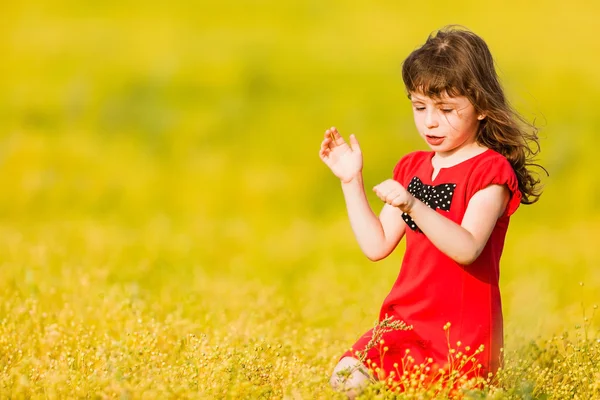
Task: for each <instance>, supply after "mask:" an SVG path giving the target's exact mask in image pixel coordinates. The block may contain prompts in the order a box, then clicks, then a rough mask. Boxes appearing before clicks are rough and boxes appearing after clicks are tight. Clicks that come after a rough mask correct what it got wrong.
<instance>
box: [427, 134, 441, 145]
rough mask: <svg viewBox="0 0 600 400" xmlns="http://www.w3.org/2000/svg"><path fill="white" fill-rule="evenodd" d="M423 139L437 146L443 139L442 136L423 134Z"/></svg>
mask: <svg viewBox="0 0 600 400" xmlns="http://www.w3.org/2000/svg"><path fill="white" fill-rule="evenodd" d="M425 140H427V143H429V144H430V145H432V146H438V145H440V144H442V142H443V141H444V137H443V136H432V135H425Z"/></svg>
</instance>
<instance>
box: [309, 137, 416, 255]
mask: <svg viewBox="0 0 600 400" xmlns="http://www.w3.org/2000/svg"><path fill="white" fill-rule="evenodd" d="M319 157H320V158H321V160H322V161H323V162H324V163H325V164H326V165H327V166H328V167H329V168H330V169H331V171H332V172H333V174H334V175H335V176H337V177H338V178H339V179H340V181H341V182H342V191H343V193H344V199H345V200H346V208H347V210H348V217H349V219H350V225H351V226H352V230H353V232H354V235H355V236H356V239H357V241H358V244H359V246H360V248H361V250H362V251H363V253H364V254H365V255H366V256H367V257H368V258H369V259H370V260H373V261H377V260H381V259H382V258H385V257H387V256H388V255H389V254H390V253H391V252H392V251H393V250H394V248H395V247H396V246H397V245H398V242H400V240H401V239H402V236H404V231H405V227H406V224H405V223H404V221H403V220H402V211H401V210H400V209H399V208H398V207H393V206H390V205H387V204H386V205H384V207H383V209H382V210H381V214H380V215H379V217H377V216H376V215H375V213H374V212H373V210H372V209H371V206H370V205H369V202H368V200H367V196H366V194H365V188H364V184H363V177H362V165H363V162H362V153H361V150H360V146H359V144H358V141H357V140H356V138H355V137H354V136H353V135H351V136H350V145H348V144H347V143H346V142H345V140H344V138H342V137H341V135H340V134H339V132H338V131H337V129H335V128H331V129H328V130H327V131H325V136H324V139H323V141H322V142H321V149H320V151H319Z"/></svg>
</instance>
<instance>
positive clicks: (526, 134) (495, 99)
mask: <svg viewBox="0 0 600 400" xmlns="http://www.w3.org/2000/svg"><path fill="white" fill-rule="evenodd" d="M402 79H403V80H404V85H405V86H406V90H407V91H408V93H409V96H410V93H413V92H418V93H421V94H423V95H425V96H428V97H431V98H439V97H441V96H442V95H443V94H444V93H446V94H447V95H449V96H465V97H467V98H468V99H469V101H470V102H471V104H473V106H474V107H475V111H476V112H477V113H478V114H483V115H485V118H484V119H483V120H481V121H480V126H479V130H478V132H477V137H476V138H477V142H478V143H479V144H481V145H483V146H485V147H488V148H491V149H492V150H495V151H497V152H498V153H500V154H502V155H503V156H504V157H506V159H507V160H508V161H509V162H510V164H511V165H512V167H513V169H514V171H515V173H516V175H517V179H518V181H519V190H520V191H521V193H522V195H523V197H522V199H521V203H523V204H532V203H535V202H536V201H537V200H538V199H539V197H540V195H541V191H542V190H541V189H542V188H541V185H540V179H539V178H538V177H536V175H534V174H533V173H532V171H531V170H530V168H528V167H539V168H541V169H542V170H544V172H546V173H547V171H546V170H545V169H544V168H543V167H542V166H541V165H539V164H537V163H535V162H534V157H535V156H536V155H537V154H538V153H539V151H540V145H539V141H538V136H537V131H538V129H537V128H536V127H535V125H534V124H533V123H529V122H528V121H527V120H526V119H525V118H523V117H522V116H521V115H520V114H519V113H518V112H516V111H515V110H514V109H513V108H512V107H511V106H510V104H509V103H508V101H507V100H506V98H505V95H504V91H503V89H502V86H501V85H500V81H499V79H498V75H497V74H496V69H495V68H494V60H493V58H492V54H491V53H490V50H489V48H488V46H487V45H486V43H485V42H484V41H483V39H482V38H480V37H479V36H477V35H476V34H474V33H473V32H470V31H468V30H466V29H464V28H462V27H458V26H454V25H451V26H447V27H444V28H442V29H440V30H439V31H437V32H436V33H432V34H431V35H430V36H429V37H428V38H427V41H426V42H425V44H424V45H423V46H421V47H420V48H418V49H416V50H415V51H413V52H412V53H411V54H410V55H409V56H408V57H407V58H406V60H404V63H403V64H402Z"/></svg>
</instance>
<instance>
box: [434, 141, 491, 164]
mask: <svg viewBox="0 0 600 400" xmlns="http://www.w3.org/2000/svg"><path fill="white" fill-rule="evenodd" d="M487 149H488V148H487V147H484V146H481V145H480V144H479V143H476V142H473V143H469V144H467V145H464V146H460V147H458V148H456V149H452V150H451V151H444V152H436V153H435V156H434V160H433V161H434V163H435V164H436V166H438V167H442V168H443V167H449V166H452V165H455V164H458V163H460V162H463V161H465V160H468V159H469V158H471V157H475V156H476V155H479V154H481V153H483V152H484V151H486V150H487Z"/></svg>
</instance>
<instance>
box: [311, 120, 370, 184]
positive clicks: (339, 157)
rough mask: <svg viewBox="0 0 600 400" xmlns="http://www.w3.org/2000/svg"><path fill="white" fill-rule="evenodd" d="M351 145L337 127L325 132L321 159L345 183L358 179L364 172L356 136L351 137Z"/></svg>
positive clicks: (320, 153) (320, 152)
mask: <svg viewBox="0 0 600 400" xmlns="http://www.w3.org/2000/svg"><path fill="white" fill-rule="evenodd" d="M349 139H350V145H348V143H346V141H345V140H344V138H343V137H342V136H341V135H340V133H339V132H338V130H337V129H336V128H335V127H331V128H330V129H327V130H326V131H325V138H324V139H323V141H322V142H321V149H320V151H319V157H320V158H321V160H323V162H324V163H325V164H326V165H327V166H328V167H329V169H331V171H332V172H333V174H334V175H335V176H337V177H338V178H340V180H341V181H342V182H343V183H349V182H350V181H352V180H353V179H356V178H357V177H358V176H359V175H360V173H361V172H362V167H363V159H362V153H361V151H360V146H359V145H358V140H356V137H355V136H354V135H350V138H349Z"/></svg>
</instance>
